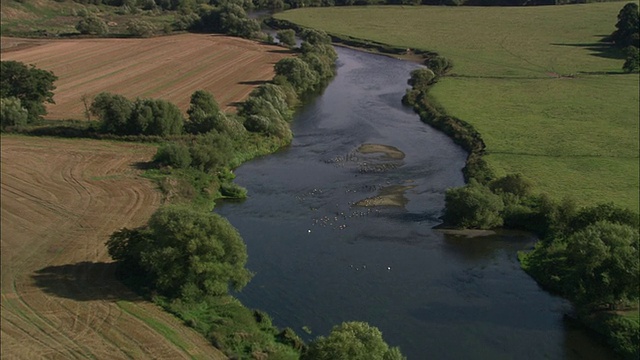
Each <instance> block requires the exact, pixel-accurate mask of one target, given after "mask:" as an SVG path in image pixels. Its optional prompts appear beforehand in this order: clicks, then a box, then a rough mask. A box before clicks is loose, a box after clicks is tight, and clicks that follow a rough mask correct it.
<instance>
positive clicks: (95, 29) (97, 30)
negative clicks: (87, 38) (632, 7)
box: [76, 14, 109, 35]
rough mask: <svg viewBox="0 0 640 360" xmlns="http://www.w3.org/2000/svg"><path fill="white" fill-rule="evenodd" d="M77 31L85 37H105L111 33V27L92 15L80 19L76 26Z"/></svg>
mask: <svg viewBox="0 0 640 360" xmlns="http://www.w3.org/2000/svg"><path fill="white" fill-rule="evenodd" d="M76 30H78V31H79V32H80V33H81V34H85V35H104V34H107V33H108V32H109V27H108V26H107V23H106V22H104V20H102V19H100V18H99V17H97V16H96V15H93V14H90V15H87V16H84V17H83V18H82V19H80V21H79V22H78V23H77V24H76Z"/></svg>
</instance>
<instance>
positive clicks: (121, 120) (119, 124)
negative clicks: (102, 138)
mask: <svg viewBox="0 0 640 360" xmlns="http://www.w3.org/2000/svg"><path fill="white" fill-rule="evenodd" d="M132 110H133V103H132V102H131V101H129V99H127V98H125V97H124V96H122V95H117V94H110V93H106V92H102V93H100V94H98V95H96V97H95V98H94V99H93V102H92V103H91V107H90V108H89V111H90V112H91V114H93V115H95V116H97V117H98V119H100V126H101V128H102V131H104V132H106V133H110V134H118V135H126V134H129V129H128V123H129V118H130V117H131V112H132Z"/></svg>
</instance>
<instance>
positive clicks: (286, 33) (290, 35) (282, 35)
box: [276, 29, 296, 47]
mask: <svg viewBox="0 0 640 360" xmlns="http://www.w3.org/2000/svg"><path fill="white" fill-rule="evenodd" d="M276 38H277V39H278V41H279V42H280V43H281V44H282V45H286V46H288V47H294V46H296V32H295V31H294V30H292V29H285V30H280V31H278V32H277V34H276Z"/></svg>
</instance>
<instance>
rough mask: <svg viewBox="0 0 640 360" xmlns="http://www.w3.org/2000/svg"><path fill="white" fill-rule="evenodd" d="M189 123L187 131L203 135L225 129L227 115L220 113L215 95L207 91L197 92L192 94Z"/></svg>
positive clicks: (188, 112) (188, 113)
mask: <svg viewBox="0 0 640 360" xmlns="http://www.w3.org/2000/svg"><path fill="white" fill-rule="evenodd" d="M187 115H189V122H188V123H187V124H186V129H187V131H188V132H189V133H192V134H201V133H206V132H209V131H211V130H213V129H220V128H222V127H223V124H222V123H223V122H224V121H225V120H226V116H225V114H224V113H223V112H222V111H220V107H219V106H218V103H217V102H216V100H215V99H214V98H213V95H212V94H211V93H210V92H208V91H205V90H197V91H195V92H194V93H193V94H191V103H190V105H189V109H188V110H187Z"/></svg>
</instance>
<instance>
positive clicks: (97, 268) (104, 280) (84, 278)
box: [31, 261, 140, 301]
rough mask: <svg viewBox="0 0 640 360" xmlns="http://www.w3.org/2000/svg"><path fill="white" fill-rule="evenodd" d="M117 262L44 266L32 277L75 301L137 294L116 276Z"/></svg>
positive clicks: (51, 291) (44, 287)
mask: <svg viewBox="0 0 640 360" xmlns="http://www.w3.org/2000/svg"><path fill="white" fill-rule="evenodd" d="M116 267H117V263H114V262H112V263H104V262H98V263H94V262H90V261H83V262H79V263H76V264H67V265H58V266H47V267H45V268H42V269H40V270H37V271H36V272H35V273H34V274H33V275H31V278H32V279H33V280H34V281H35V284H36V286H38V287H39V288H40V289H42V291H44V292H45V293H47V294H49V295H53V296H57V297H62V298H67V299H73V300H76V301H93V300H114V301H115V300H128V301H136V300H139V299H140V298H139V297H138V296H137V295H136V294H135V293H134V292H133V291H131V290H129V289H128V288H127V287H125V285H124V284H122V283H121V282H120V281H118V280H117V279H116V276H115V272H116Z"/></svg>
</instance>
